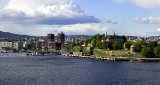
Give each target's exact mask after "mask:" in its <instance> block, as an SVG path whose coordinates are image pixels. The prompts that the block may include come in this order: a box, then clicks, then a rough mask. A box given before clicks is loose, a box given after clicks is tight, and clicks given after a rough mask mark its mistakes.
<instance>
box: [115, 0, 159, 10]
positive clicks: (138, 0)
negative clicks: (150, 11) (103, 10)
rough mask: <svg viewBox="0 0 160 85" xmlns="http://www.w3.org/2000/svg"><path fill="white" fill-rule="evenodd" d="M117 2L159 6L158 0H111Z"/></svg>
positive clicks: (147, 6) (144, 6)
mask: <svg viewBox="0 0 160 85" xmlns="http://www.w3.org/2000/svg"><path fill="white" fill-rule="evenodd" d="M113 1H115V2H117V3H131V4H134V5H137V6H139V7H143V8H154V7H160V0H113Z"/></svg>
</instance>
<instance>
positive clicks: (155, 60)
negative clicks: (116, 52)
mask: <svg viewBox="0 0 160 85" xmlns="http://www.w3.org/2000/svg"><path fill="white" fill-rule="evenodd" d="M63 56H70V57H78V58H84V59H86V58H87V59H95V60H106V61H115V62H118V61H128V62H160V58H128V57H100V56H74V55H63Z"/></svg>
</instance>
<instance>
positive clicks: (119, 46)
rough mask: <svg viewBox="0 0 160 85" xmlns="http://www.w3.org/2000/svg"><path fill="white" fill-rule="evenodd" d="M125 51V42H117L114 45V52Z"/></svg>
mask: <svg viewBox="0 0 160 85" xmlns="http://www.w3.org/2000/svg"><path fill="white" fill-rule="evenodd" d="M121 49H123V42H120V41H116V42H114V43H113V50H121Z"/></svg>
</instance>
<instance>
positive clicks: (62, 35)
mask: <svg viewBox="0 0 160 85" xmlns="http://www.w3.org/2000/svg"><path fill="white" fill-rule="evenodd" d="M58 42H59V43H61V49H63V48H64V42H65V34H64V33H63V32H61V33H60V34H58Z"/></svg>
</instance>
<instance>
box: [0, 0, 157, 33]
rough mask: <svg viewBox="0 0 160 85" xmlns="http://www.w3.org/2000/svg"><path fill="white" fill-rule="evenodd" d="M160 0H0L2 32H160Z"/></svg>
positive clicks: (0, 25) (0, 27) (0, 28)
mask: <svg viewBox="0 0 160 85" xmlns="http://www.w3.org/2000/svg"><path fill="white" fill-rule="evenodd" d="M159 8H160V0H0V31H5V32H12V33H17V34H26V35H34V36H45V35H47V34H48V33H54V34H56V33H59V32H64V33H65V34H70V35H81V34H84V35H94V34H97V33H105V32H108V33H110V34H113V33H114V32H116V33H117V34H127V35H142V36H149V35H160V11H159Z"/></svg>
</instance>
